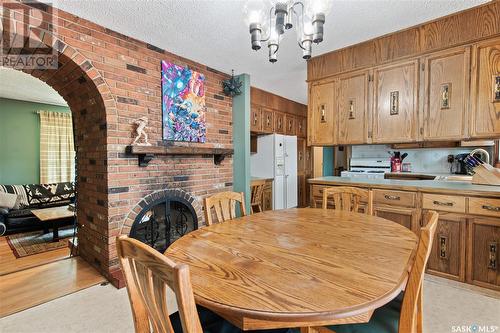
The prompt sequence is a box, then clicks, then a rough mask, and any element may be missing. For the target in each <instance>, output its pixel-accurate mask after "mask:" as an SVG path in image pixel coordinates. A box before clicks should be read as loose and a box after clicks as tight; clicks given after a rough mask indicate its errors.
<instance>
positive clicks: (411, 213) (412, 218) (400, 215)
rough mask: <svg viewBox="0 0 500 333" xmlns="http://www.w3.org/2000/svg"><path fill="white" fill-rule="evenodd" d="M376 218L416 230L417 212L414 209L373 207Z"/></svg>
mask: <svg viewBox="0 0 500 333" xmlns="http://www.w3.org/2000/svg"><path fill="white" fill-rule="evenodd" d="M373 212H374V214H375V215H376V216H379V217H381V218H384V219H387V220H390V221H393V222H396V223H398V224H401V225H402V226H403V227H406V228H408V229H410V230H413V231H415V230H418V211H417V210H416V209H414V208H406V207H392V206H385V205H374V206H373Z"/></svg>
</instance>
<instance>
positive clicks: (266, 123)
mask: <svg viewBox="0 0 500 333" xmlns="http://www.w3.org/2000/svg"><path fill="white" fill-rule="evenodd" d="M261 125H262V132H264V133H272V132H273V131H274V112H273V110H269V109H266V108H262V123H261Z"/></svg>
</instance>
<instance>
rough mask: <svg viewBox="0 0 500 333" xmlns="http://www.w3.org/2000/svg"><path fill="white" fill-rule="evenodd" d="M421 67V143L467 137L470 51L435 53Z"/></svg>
mask: <svg viewBox="0 0 500 333" xmlns="http://www.w3.org/2000/svg"><path fill="white" fill-rule="evenodd" d="M423 63H424V71H425V74H424V77H425V79H424V82H425V83H424V84H425V88H424V95H425V96H424V140H427V141H432V140H441V141H443V140H461V139H464V138H467V137H468V130H467V125H468V115H469V112H468V105H469V103H468V101H469V80H470V48H469V47H465V48H463V47H462V48H457V49H453V50H446V51H443V52H439V53H434V54H432V55H430V56H428V57H426V58H425V59H424V61H423Z"/></svg>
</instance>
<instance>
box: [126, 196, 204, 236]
mask: <svg viewBox="0 0 500 333" xmlns="http://www.w3.org/2000/svg"><path fill="white" fill-rule="evenodd" d="M162 198H181V199H184V200H186V201H187V202H189V203H190V204H191V205H192V206H193V209H194V212H195V213H196V217H197V219H198V226H201V225H202V224H203V223H204V222H203V221H204V219H203V210H202V206H201V204H200V203H199V201H198V200H197V199H196V198H195V197H194V196H192V195H191V194H190V193H188V192H186V191H184V190H183V189H180V188H177V189H168V188H167V189H164V190H160V191H156V192H153V193H151V194H149V195H147V196H146V197H144V198H143V199H142V200H141V201H139V202H138V203H137V205H135V206H134V208H133V209H132V210H131V211H130V213H129V214H128V216H127V218H126V219H125V221H124V223H123V226H122V228H121V230H120V235H128V234H129V233H130V230H131V228H132V225H133V224H134V221H135V219H136V218H137V215H139V213H140V212H141V211H142V210H143V209H144V208H145V207H147V206H149V205H150V204H151V203H153V202H154V201H157V200H159V199H162Z"/></svg>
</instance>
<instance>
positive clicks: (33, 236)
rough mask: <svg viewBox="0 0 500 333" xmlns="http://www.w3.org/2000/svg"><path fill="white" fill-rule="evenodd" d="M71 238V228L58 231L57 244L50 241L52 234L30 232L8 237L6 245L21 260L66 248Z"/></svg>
mask: <svg viewBox="0 0 500 333" xmlns="http://www.w3.org/2000/svg"><path fill="white" fill-rule="evenodd" d="M71 237H73V228H67V229H60V230H59V241H58V242H53V241H52V232H49V233H47V234H42V232H41V231H32V232H23V233H19V234H14V235H9V236H7V243H8V244H9V246H10V248H11V249H12V252H13V253H14V255H15V256H16V258H22V257H27V256H32V255H34V254H39V253H43V252H48V251H54V250H57V249H61V248H64V247H67V246H68V240H69V239H70V238H71Z"/></svg>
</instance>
